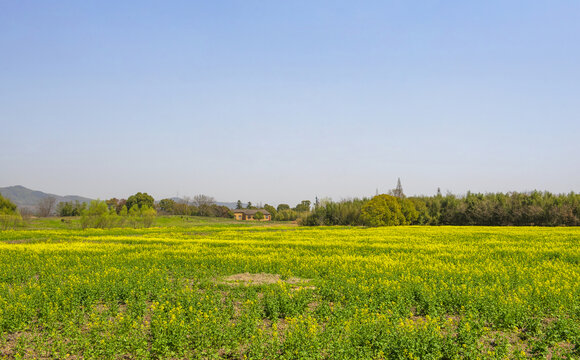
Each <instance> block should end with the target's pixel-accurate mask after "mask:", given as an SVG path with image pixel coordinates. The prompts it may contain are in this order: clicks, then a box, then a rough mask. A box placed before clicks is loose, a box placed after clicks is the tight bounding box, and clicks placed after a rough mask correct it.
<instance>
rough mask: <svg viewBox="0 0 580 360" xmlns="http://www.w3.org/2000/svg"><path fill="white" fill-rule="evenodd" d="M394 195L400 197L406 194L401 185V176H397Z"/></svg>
mask: <svg viewBox="0 0 580 360" xmlns="http://www.w3.org/2000/svg"><path fill="white" fill-rule="evenodd" d="M393 196H396V197H398V198H403V197H405V194H403V186H401V178H397V187H396V188H395V190H393Z"/></svg>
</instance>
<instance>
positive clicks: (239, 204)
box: [236, 200, 244, 210]
mask: <svg viewBox="0 0 580 360" xmlns="http://www.w3.org/2000/svg"><path fill="white" fill-rule="evenodd" d="M243 208H244V205H242V202H241V201H240V200H238V203H237V204H236V209H238V210H240V209H243Z"/></svg>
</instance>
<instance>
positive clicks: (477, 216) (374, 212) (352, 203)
mask: <svg viewBox="0 0 580 360" xmlns="http://www.w3.org/2000/svg"><path fill="white" fill-rule="evenodd" d="M300 223H301V224H302V225H307V226H316V225H366V226H388V225H481V226H578V225H580V194H575V193H574V192H570V193H568V194H553V193H550V192H548V191H544V192H541V191H532V192H527V193H522V192H508V193H487V194H482V193H472V192H468V193H467V194H466V195H465V196H457V195H454V194H450V193H448V194H446V195H445V196H443V195H442V194H441V192H440V191H438V192H437V195H435V196H414V197H406V196H405V195H404V194H403V193H402V191H401V192H397V191H391V192H390V193H389V194H380V195H376V196H374V197H373V198H371V199H368V198H365V199H352V200H344V201H340V202H332V201H323V202H320V203H318V204H315V206H314V209H313V210H312V211H311V212H310V213H308V214H307V215H305V216H303V217H302V218H301V219H300Z"/></svg>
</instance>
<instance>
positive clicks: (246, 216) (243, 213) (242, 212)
mask: <svg viewBox="0 0 580 360" xmlns="http://www.w3.org/2000/svg"><path fill="white" fill-rule="evenodd" d="M232 211H233V213H234V219H236V220H254V215H256V213H257V212H261V213H262V215H264V218H263V219H262V221H270V220H272V215H271V214H270V213H269V212H268V211H266V210H264V209H255V210H254V209H235V210H232Z"/></svg>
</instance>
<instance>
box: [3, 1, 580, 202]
mask: <svg viewBox="0 0 580 360" xmlns="http://www.w3.org/2000/svg"><path fill="white" fill-rule="evenodd" d="M579 14H580V3H573V2H558V3H550V4H549V6H548V5H547V4H546V3H544V2H539V1H538V2H537V1H515V2H510V3H505V2H501V1H492V2H485V3H475V2H474V3H472V2H469V3H465V2H459V1H452V2H446V3H436V4H435V3H432V4H431V3H430V4H418V3H417V4H414V3H408V2H388V3H387V2H381V1H371V2H365V3H352V2H344V1H332V2H330V1H324V2H316V3H311V2H304V1H297V2H267V3H264V2H258V1H243V2H242V1H237V2H231V3H227V5H226V4H220V3H216V2H209V3H197V2H194V3H191V2H181V1H178V2H174V3H171V4H167V3H157V2H151V1H144V2H143V1H141V2H136V1H128V2H124V3H122V4H119V3H116V2H111V1H99V2H92V1H87V2H81V3H79V2H74V1H62V2H58V3H53V4H48V3H35V4H32V3H30V4H27V3H22V2H5V3H3V4H0V51H2V54H3V55H2V56H1V57H0V79H1V81H0V121H1V123H0V125H1V126H2V130H3V135H4V136H3V138H2V141H1V142H0V169H2V170H1V172H0V187H6V186H13V185H22V186H25V187H27V188H30V189H33V190H40V191H43V192H47V193H54V194H58V195H79V196H86V197H89V198H100V199H108V198H112V197H117V198H126V197H127V196H129V195H132V194H134V193H136V192H139V191H140V192H147V193H149V194H151V195H152V196H154V197H155V199H162V198H167V197H173V196H193V195H196V194H206V195H210V196H213V197H214V198H215V199H216V200H218V201H225V202H235V201H236V200H241V201H243V202H244V203H246V202H247V201H251V202H253V203H257V202H262V203H276V204H277V203H288V204H291V205H295V204H296V203H298V202H300V201H301V200H303V199H308V200H314V198H315V197H316V196H317V197H319V198H323V197H331V198H332V199H334V200H340V199H341V198H349V197H363V196H372V195H374V194H375V191H376V190H377V189H378V190H379V192H381V193H384V192H387V191H388V190H389V189H392V188H394V187H395V185H396V182H397V178H400V179H401V182H402V186H403V189H404V191H405V193H406V194H407V195H420V194H424V195H433V194H435V193H436V191H437V188H438V187H439V188H440V189H441V191H442V192H443V193H445V192H447V191H450V192H452V193H456V194H463V193H465V192H466V191H468V190H471V191H473V192H507V191H519V192H524V191H531V190H540V191H544V190H547V191H550V192H554V193H568V192H570V191H574V192H580V160H579V159H580V142H579V141H578V138H579V135H580V102H579V101H578V99H580V68H579V67H578V64H579V63H580V45H579V44H578V41H577V39H578V38H579V36H580V21H579V20H580V15H579Z"/></svg>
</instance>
